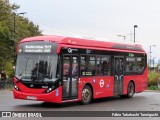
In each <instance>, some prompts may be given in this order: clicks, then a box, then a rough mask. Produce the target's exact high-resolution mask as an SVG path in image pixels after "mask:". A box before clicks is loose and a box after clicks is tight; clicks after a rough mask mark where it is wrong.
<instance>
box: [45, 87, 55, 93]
mask: <svg viewBox="0 0 160 120" xmlns="http://www.w3.org/2000/svg"><path fill="white" fill-rule="evenodd" d="M54 88H55V87H54V86H53V87H50V88H48V89H47V90H46V91H45V93H49V92H51V91H53V90H54Z"/></svg>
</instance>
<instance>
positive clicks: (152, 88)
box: [149, 86, 158, 90]
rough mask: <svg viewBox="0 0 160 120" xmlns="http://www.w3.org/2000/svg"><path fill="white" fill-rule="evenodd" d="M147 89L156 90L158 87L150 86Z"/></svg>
mask: <svg viewBox="0 0 160 120" xmlns="http://www.w3.org/2000/svg"><path fill="white" fill-rule="evenodd" d="M149 90H158V87H157V86H150V87H149Z"/></svg>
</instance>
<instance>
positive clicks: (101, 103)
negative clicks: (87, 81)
mask: <svg viewBox="0 0 160 120" xmlns="http://www.w3.org/2000/svg"><path fill="white" fill-rule="evenodd" d="M0 111H160V92H152V91H146V92H143V93H138V94H135V95H134V97H133V98H130V99H121V98H120V97H111V98H103V99H96V100H93V102H92V103H90V104H89V105H80V104H79V103H78V102H75V103H64V104H62V105H57V104H53V103H44V102H40V101H28V100H17V99H14V98H13V94H12V91H7V90H3V91H0ZM0 119H2V118H0ZM3 119H4V118H3ZM12 119H13V118H12ZM15 119H17V118H15ZM38 119H39V118H38ZM41 119H44V118H41ZM47 119H51V118H47ZM56 119H58V120H59V119H65V118H64V117H62V118H60V117H58V118H56ZM68 119H69V120H72V119H74V120H75V118H73V117H72V118H68ZM78 119H82V118H76V120H78ZM84 119H86V120H89V119H91V120H95V119H98V118H97V117H94V118H84V117H83V120H84ZM100 119H105V120H106V119H107V120H108V119H122V118H113V117H112V118H108V117H107V118H102V117H101V118H100ZM123 119H126V120H127V119H135V120H137V118H136V117H134V118H123ZM138 119H141V120H143V119H144V120H146V118H138ZM147 119H151V118H147ZM152 119H155V120H158V119H160V117H159V118H152ZM39 120H40V119H39ZM45 120H46V118H45ZM52 120H53V119H52ZM65 120H66V119H65Z"/></svg>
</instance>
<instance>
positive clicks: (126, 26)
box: [9, 0, 160, 61]
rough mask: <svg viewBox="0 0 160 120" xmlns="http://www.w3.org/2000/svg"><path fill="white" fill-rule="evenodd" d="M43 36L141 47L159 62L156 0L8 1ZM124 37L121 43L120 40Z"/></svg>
mask: <svg viewBox="0 0 160 120" xmlns="http://www.w3.org/2000/svg"><path fill="white" fill-rule="evenodd" d="M9 1H10V3H11V4H13V3H16V4H17V5H20V9H19V10H18V11H17V13H18V12H27V14H25V17H27V18H28V19H29V20H31V21H33V22H34V24H36V25H39V27H40V29H41V30H43V34H45V35H69V36H73V37H86V38H94V39H98V40H106V41H107V40H109V41H115V40H116V41H119V42H122V43H124V42H127V41H130V42H133V31H134V25H137V26H138V27H137V28H136V29H135V39H136V43H138V44H141V45H142V46H143V48H144V49H145V50H146V53H148V56H149V48H150V47H149V46H151V45H156V46H155V47H151V48H152V58H154V57H155V61H158V60H159V59H160V56H159V54H160V53H159V52H160V7H159V5H160V0H9ZM117 35H122V36H126V40H125V41H124V39H123V37H118V36H117Z"/></svg>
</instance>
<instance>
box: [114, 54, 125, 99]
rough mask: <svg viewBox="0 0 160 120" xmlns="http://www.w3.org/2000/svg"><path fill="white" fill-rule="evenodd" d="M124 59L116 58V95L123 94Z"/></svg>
mask: <svg viewBox="0 0 160 120" xmlns="http://www.w3.org/2000/svg"><path fill="white" fill-rule="evenodd" d="M123 80H124V58H123V57H115V58H114V95H115V96H117V95H122V94H123Z"/></svg>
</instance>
